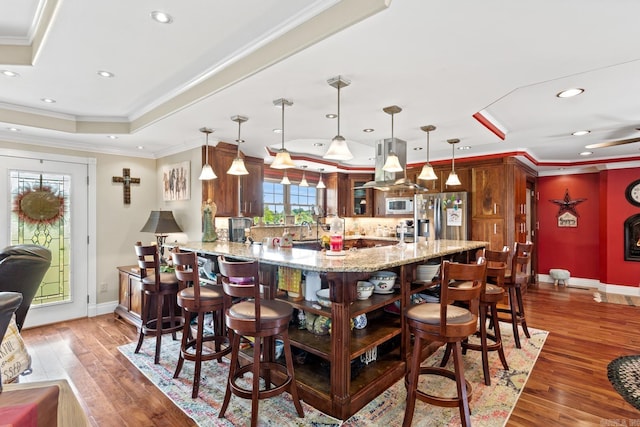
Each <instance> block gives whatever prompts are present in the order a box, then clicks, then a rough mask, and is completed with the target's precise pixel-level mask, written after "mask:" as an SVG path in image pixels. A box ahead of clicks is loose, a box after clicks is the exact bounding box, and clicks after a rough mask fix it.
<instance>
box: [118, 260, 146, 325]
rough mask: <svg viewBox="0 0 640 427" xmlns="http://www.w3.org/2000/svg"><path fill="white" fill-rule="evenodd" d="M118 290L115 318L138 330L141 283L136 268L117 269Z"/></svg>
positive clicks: (140, 311)
mask: <svg viewBox="0 0 640 427" xmlns="http://www.w3.org/2000/svg"><path fill="white" fill-rule="evenodd" d="M118 289H119V292H118V295H119V296H118V306H117V307H116V310H115V314H116V316H118V317H120V318H121V319H123V320H125V321H127V322H128V323H130V324H132V325H134V326H136V327H138V328H139V327H140V324H141V322H142V321H141V320H140V315H141V313H142V294H141V291H142V281H141V279H140V269H138V267H137V266H135V265H127V266H122V267H118Z"/></svg>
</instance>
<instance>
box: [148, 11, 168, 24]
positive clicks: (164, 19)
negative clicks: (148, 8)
mask: <svg viewBox="0 0 640 427" xmlns="http://www.w3.org/2000/svg"><path fill="white" fill-rule="evenodd" d="M151 18H152V19H153V20H154V21H156V22H159V23H161V24H171V23H172V22H173V18H172V17H171V15H169V14H168V13H165V12H160V11H159V10H154V11H153V12H151Z"/></svg>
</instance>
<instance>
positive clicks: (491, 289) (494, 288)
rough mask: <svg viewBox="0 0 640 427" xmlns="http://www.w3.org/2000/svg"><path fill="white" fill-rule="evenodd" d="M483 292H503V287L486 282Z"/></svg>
mask: <svg viewBox="0 0 640 427" xmlns="http://www.w3.org/2000/svg"><path fill="white" fill-rule="evenodd" d="M485 293H487V294H503V293H504V289H503V288H501V287H500V286H497V285H494V284H492V283H487V285H486V288H485Z"/></svg>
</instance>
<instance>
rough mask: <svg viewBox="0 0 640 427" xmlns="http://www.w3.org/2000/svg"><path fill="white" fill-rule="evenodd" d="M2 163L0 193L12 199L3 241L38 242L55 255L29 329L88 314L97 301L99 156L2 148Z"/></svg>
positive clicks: (2, 218) (3, 221)
mask: <svg viewBox="0 0 640 427" xmlns="http://www.w3.org/2000/svg"><path fill="white" fill-rule="evenodd" d="M0 165H1V166H0V196H1V197H3V198H4V200H6V201H7V203H6V204H5V206H6V207H5V208H4V209H2V210H1V211H2V212H0V243H1V244H2V245H3V246H9V245H19V244H36V245H39V246H43V247H46V248H47V249H49V250H50V251H51V255H52V257H51V258H52V262H51V267H50V268H49V270H48V272H47V273H46V274H45V277H44V279H43V281H42V283H41V284H40V288H39V289H38V292H37V293H36V296H35V298H34V300H33V302H32V304H31V308H30V309H29V313H28V315H27V318H26V320H25V327H34V326H39V325H44V324H48V323H55V322H60V321H64V320H70V319H75V318H80V317H86V316H87V315H88V313H89V301H91V300H93V301H95V279H90V278H91V277H95V244H93V243H91V242H92V241H94V240H95V238H93V239H92V238H91V237H93V236H91V234H93V235H95V231H93V232H92V233H90V231H89V230H90V223H92V220H91V218H95V214H94V215H93V216H90V212H95V208H94V209H91V208H90V200H93V201H94V202H93V204H94V205H95V197H90V196H89V195H90V194H95V190H93V191H92V185H90V183H91V181H92V180H90V179H89V176H90V175H93V176H94V177H95V160H93V159H86V158H76V157H70V156H56V155H51V154H41V153H31V152H12V151H0ZM93 181H95V180H93ZM91 255H93V256H91ZM90 284H93V286H90ZM92 297H93V299H92Z"/></svg>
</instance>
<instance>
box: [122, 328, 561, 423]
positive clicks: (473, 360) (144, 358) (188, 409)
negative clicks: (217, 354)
mask: <svg viewBox="0 0 640 427" xmlns="http://www.w3.org/2000/svg"><path fill="white" fill-rule="evenodd" d="M501 331H502V335H503V342H504V346H505V354H506V358H507V361H508V363H509V368H510V369H509V371H505V370H503V369H502V364H501V363H500V360H499V358H498V356H497V354H495V352H491V353H490V356H489V357H490V374H491V384H492V385H491V386H485V385H484V379H483V375H482V362H481V357H480V352H478V351H469V352H467V354H466V355H465V356H464V369H465V376H466V379H467V380H468V381H469V382H470V383H471V384H472V386H473V394H472V397H471V400H470V403H469V404H470V407H471V422H472V424H473V425H474V426H479V427H480V426H485V427H493V426H504V425H505V424H506V422H507V420H508V418H509V416H510V414H511V411H512V410H513V408H514V407H515V404H516V401H517V400H518V397H519V396H520V393H521V392H522V390H523V388H524V385H525V383H526V381H527V379H528V377H529V374H530V373H531V370H532V368H533V366H534V364H535V362H536V360H537V358H538V355H539V354H540V351H541V349H542V346H543V345H544V342H545V340H546V338H547V335H548V332H546V331H542V330H537V329H534V328H531V327H529V331H530V333H531V338H529V339H527V338H525V337H524V334H523V333H522V332H521V334H520V336H521V343H522V348H521V349H517V348H515V345H514V342H513V336H512V333H511V326H510V325H506V324H502V327H501ZM178 348H179V342H178V341H171V340H163V348H162V356H161V359H160V363H159V364H158V365H154V364H153V349H154V346H153V342H152V340H148V341H146V342H145V343H144V345H143V346H142V349H141V351H140V353H138V354H134V353H133V351H134V349H135V343H131V344H127V345H124V346H121V347H119V348H118V349H119V350H120V352H121V353H122V354H123V355H124V356H126V357H127V359H129V361H131V363H132V364H133V365H134V366H136V367H137V368H138V369H139V370H140V371H141V372H142V373H143V374H144V375H145V376H146V377H147V378H148V379H149V380H150V381H151V382H152V383H153V384H154V385H156V386H157V387H158V388H159V389H160V390H162V392H163V393H164V394H165V395H167V396H168V397H169V398H170V399H171V400H172V401H173V402H174V403H175V404H176V405H177V406H178V407H179V408H180V409H181V410H182V411H184V412H185V413H186V414H187V415H188V416H189V417H191V418H192V419H193V420H194V421H195V422H196V423H197V424H198V425H199V426H203V427H205V426H207V427H208V426H245V425H247V423H248V421H249V417H250V413H251V404H250V401H249V400H245V399H240V398H238V397H236V396H232V398H231V403H230V404H229V408H228V409H227V412H226V414H225V418H218V411H219V409H220V406H221V403H222V400H223V397H224V391H225V385H226V379H227V374H228V370H227V369H228V363H223V364H219V363H217V362H215V361H212V362H205V363H204V364H203V367H202V370H203V372H202V380H201V383H200V393H199V396H198V398H197V399H191V387H192V381H191V378H192V376H193V363H189V362H185V364H184V367H183V370H182V373H181V374H180V378H177V379H173V371H174V367H175V366H176V363H177V358H178ZM443 352H444V347H442V348H440V349H438V350H437V351H436V352H435V353H434V354H433V355H431V356H430V357H429V358H428V359H427V360H426V361H425V362H424V363H423V365H431V366H436V365H439V363H440V360H441V359H442V356H443ZM373 363H375V362H373ZM452 364H453V358H450V360H449V364H448V367H449V368H450V369H453V368H452V366H453V365H452ZM245 377H246V378H245V380H247V381H248V382H249V381H251V375H250V374H247V375H245ZM436 378H437V377H431V378H429V387H435V388H437V389H438V394H439V395H444V394H451V395H454V394H455V383H453V382H452V381H448V380H446V379H442V380H441V382H436V381H435V379H436ZM421 382H422V384H421V385H420V387H421V389H425V390H426V389H427V381H426V378H423V379H421ZM405 399H406V390H405V386H404V380H403V379H401V380H399V381H398V382H397V383H396V384H394V385H393V386H391V387H390V388H389V389H387V390H385V391H384V392H383V393H381V394H380V395H379V396H378V397H377V398H375V399H374V400H373V401H371V402H370V403H369V404H367V405H366V406H365V407H363V408H362V409H361V410H360V411H359V412H357V413H356V414H354V415H353V416H352V417H351V418H349V419H348V420H345V421H341V420H338V419H335V418H333V417H330V416H328V415H326V414H324V413H322V412H320V411H318V410H317V409H315V408H313V407H312V406H310V405H308V404H306V403H305V402H303V408H304V412H305V418H302V419H301V418H298V416H297V414H296V411H295V408H294V405H293V402H292V401H291V398H290V396H289V394H287V393H283V394H282V395H279V396H276V397H274V398H271V399H266V400H261V401H260V414H259V420H260V421H259V425H260V426H274V427H275V426H278V427H285V426H316V427H329V426H344V427H365V426H385V427H395V426H400V425H401V424H402V419H403V416H404V408H405ZM449 425H450V426H457V425H460V417H459V414H458V409H457V408H441V407H436V406H432V405H427V404H425V403H423V402H420V401H418V402H416V409H415V415H414V420H413V426H425V427H426V426H449Z"/></svg>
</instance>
